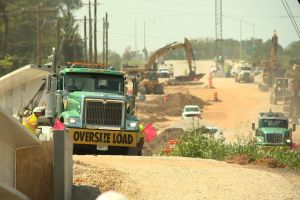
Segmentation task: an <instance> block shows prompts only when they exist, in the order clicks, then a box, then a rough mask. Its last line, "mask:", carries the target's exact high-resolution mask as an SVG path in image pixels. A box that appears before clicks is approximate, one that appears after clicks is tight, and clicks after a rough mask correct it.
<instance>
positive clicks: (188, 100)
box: [139, 93, 209, 116]
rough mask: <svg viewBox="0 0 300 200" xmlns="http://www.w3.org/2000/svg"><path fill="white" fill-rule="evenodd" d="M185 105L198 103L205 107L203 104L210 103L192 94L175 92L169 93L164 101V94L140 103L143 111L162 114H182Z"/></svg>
mask: <svg viewBox="0 0 300 200" xmlns="http://www.w3.org/2000/svg"><path fill="white" fill-rule="evenodd" d="M185 105H198V106H200V107H201V108H203V106H205V105H209V103H208V102H205V101H203V100H202V99H200V98H198V97H195V96H193V95H190V94H183V93H174V94H169V95H168V100H167V101H166V102H164V97H163V96H158V97H156V98H155V99H153V100H150V101H148V102H145V103H143V104H141V105H139V110H140V112H142V113H149V114H156V115H160V116H164V115H168V116H180V115H181V113H182V109H183V107H184V106H185Z"/></svg>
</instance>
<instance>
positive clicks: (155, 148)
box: [143, 128, 184, 156]
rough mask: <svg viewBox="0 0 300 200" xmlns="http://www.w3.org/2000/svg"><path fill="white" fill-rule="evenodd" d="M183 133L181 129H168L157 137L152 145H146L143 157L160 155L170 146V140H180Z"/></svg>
mask: <svg viewBox="0 0 300 200" xmlns="http://www.w3.org/2000/svg"><path fill="white" fill-rule="evenodd" d="M183 133H184V131H183V129H180V128H172V129H166V130H165V131H163V132H162V133H161V134H159V135H158V136H156V137H155V138H154V139H153V140H152V141H151V142H150V143H145V144H144V146H143V156H152V155H153V154H158V153H159V152H160V151H161V150H162V149H163V148H165V147H166V146H167V145H168V141H169V140H172V139H179V138H180V136H181V135H182V134H183Z"/></svg>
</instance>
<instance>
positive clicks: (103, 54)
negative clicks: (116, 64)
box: [102, 17, 105, 64]
mask: <svg viewBox="0 0 300 200" xmlns="http://www.w3.org/2000/svg"><path fill="white" fill-rule="evenodd" d="M102 35H103V39H102V41H103V50H102V62H103V64H105V18H104V17H103V34H102Z"/></svg>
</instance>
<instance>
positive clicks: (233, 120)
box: [74, 61, 300, 200]
mask: <svg viewBox="0 0 300 200" xmlns="http://www.w3.org/2000/svg"><path fill="white" fill-rule="evenodd" d="M176 63H177V65H175V75H176V74H178V75H179V74H182V73H184V68H185V67H186V63H185V62H183V61H180V62H176ZM212 65H213V63H212V62H211V61H201V62H198V63H197V66H198V68H197V71H198V72H207V71H208V70H209V67H210V66H212ZM202 81H203V84H202V85H194V86H172V87H166V88H165V92H166V93H167V94H171V93H178V92H182V93H189V94H192V95H194V96H197V97H199V98H201V99H202V100H204V101H208V102H210V104H211V105H208V106H205V108H204V113H203V120H204V121H205V122H207V123H210V124H213V125H217V126H219V127H222V128H224V130H225V131H224V133H225V137H226V138H228V139H234V138H236V137H237V135H243V136H245V135H250V134H252V133H251V130H250V128H251V122H252V121H256V120H257V116H258V112H259V111H267V110H269V108H270V107H272V108H273V109H274V110H281V109H282V106H280V105H278V106H271V105H270V104H269V93H265V92H260V91H259V90H258V87H257V85H256V84H255V83H253V84H246V83H236V82H234V80H233V79H230V78H214V79H213V85H214V87H215V88H214V89H207V88H206V85H207V77H204V78H203V79H202ZM214 92H217V93H218V97H219V99H220V101H218V102H213V101H211V100H212V99H213V95H214ZM143 114H144V115H145V113H143ZM165 115H166V116H165V117H166V118H167V119H168V121H165V122H161V123H157V124H158V125H157V127H160V128H161V129H164V128H166V127H168V126H170V125H172V124H174V123H179V122H178V120H180V116H177V117H174V116H173V117H170V116H169V117H168V116H167V115H168V113H165ZM163 117H164V116H163ZM298 129H299V128H298ZM160 131H161V130H160ZM294 135H295V136H296V137H295V139H297V140H298V141H299V138H300V137H299V131H298V132H296V134H294ZM74 183H75V184H76V185H79V186H77V187H76V190H82V189H83V190H84V191H85V192H77V193H75V194H76V195H75V196H74V199H83V198H84V199H95V197H96V196H97V194H98V192H99V191H98V188H99V189H100V191H101V192H104V191H106V190H117V191H120V192H122V193H124V194H126V195H127V196H128V197H129V198H130V199H145V200H148V199H149V200H155V199H157V200H160V199H164V200H165V199H173V200H177V199H178V200H179V199H180V200H181V199H191V200H194V199H295V200H297V199H300V190H299V188H300V172H299V171H294V170H289V169H269V168H263V167H258V166H252V165H247V166H241V165H235V164H227V163H225V162H218V161H213V160H202V159H191V158H179V157H121V156H74ZM87 191H89V192H87Z"/></svg>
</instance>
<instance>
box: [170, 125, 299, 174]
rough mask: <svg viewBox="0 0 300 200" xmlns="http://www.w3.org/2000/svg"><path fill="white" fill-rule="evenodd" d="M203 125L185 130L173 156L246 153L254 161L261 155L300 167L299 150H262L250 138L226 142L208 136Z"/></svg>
mask: <svg viewBox="0 0 300 200" xmlns="http://www.w3.org/2000/svg"><path fill="white" fill-rule="evenodd" d="M207 133H208V132H207V130H206V129H205V127H200V128H194V129H191V130H188V131H186V132H185V133H183V134H182V136H181V138H180V143H178V144H177V145H176V146H175V148H174V150H173V152H172V154H171V155H173V156H183V157H195V158H205V159H215V160H225V159H226V158H227V157H230V156H234V155H247V156H248V157H249V158H250V159H251V160H253V161H255V160H258V159H260V158H263V157H271V158H274V159H276V160H278V161H280V162H282V163H284V164H286V165H288V166H290V167H293V168H300V152H299V151H293V150H287V149H285V148H282V147H274V148H269V149H267V150H264V149H262V148H260V147H258V146H257V145H256V143H255V141H254V140H253V139H251V138H248V139H240V140H238V141H236V142H231V143H227V142H225V141H224V140H221V139H214V138H212V137H208V135H207Z"/></svg>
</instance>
